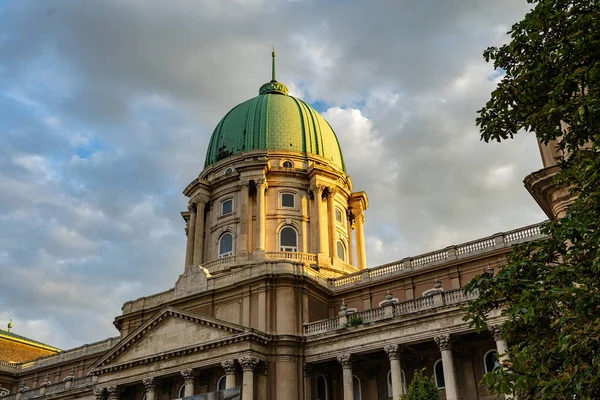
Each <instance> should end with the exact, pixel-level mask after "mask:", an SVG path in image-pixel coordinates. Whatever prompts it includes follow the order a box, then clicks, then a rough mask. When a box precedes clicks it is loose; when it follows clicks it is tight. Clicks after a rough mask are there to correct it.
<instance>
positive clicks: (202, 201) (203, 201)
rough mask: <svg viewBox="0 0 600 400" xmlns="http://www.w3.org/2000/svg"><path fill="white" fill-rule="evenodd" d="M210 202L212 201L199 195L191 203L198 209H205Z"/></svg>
mask: <svg viewBox="0 0 600 400" xmlns="http://www.w3.org/2000/svg"><path fill="white" fill-rule="evenodd" d="M209 201H210V199H209V198H208V197H206V196H202V195H198V196H195V197H194V198H193V199H192V200H190V203H192V204H194V205H195V206H196V207H204V206H206V205H207V204H208V202H209Z"/></svg>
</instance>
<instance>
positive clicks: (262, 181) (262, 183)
mask: <svg viewBox="0 0 600 400" xmlns="http://www.w3.org/2000/svg"><path fill="white" fill-rule="evenodd" d="M254 185H256V187H257V188H261V187H264V188H265V189H267V188H268V187H269V185H268V184H267V180H266V179H265V178H258V179H257V180H255V181H254Z"/></svg>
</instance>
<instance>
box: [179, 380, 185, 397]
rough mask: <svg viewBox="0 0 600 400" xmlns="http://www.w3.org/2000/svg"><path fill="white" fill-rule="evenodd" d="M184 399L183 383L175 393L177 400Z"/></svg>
mask: <svg viewBox="0 0 600 400" xmlns="http://www.w3.org/2000/svg"><path fill="white" fill-rule="evenodd" d="M184 397H185V383H184V384H183V385H181V387H180V388H179V391H178V392H177V398H178V399H183V398H184Z"/></svg>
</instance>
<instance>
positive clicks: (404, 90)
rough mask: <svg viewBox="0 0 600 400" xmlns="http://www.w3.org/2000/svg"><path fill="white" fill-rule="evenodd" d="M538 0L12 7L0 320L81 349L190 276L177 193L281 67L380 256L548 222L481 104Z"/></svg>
mask: <svg viewBox="0 0 600 400" xmlns="http://www.w3.org/2000/svg"><path fill="white" fill-rule="evenodd" d="M527 9H528V4H527V2H526V1H525V0H504V1H489V0H462V1H448V0H425V1H409V0H390V1H384V0H375V1H357V0H354V1H353V0H349V1H341V0H330V1H317V0H298V1H283V0H273V1H270V0H237V1H230V0H222V1H214V0H206V1H199V0H193V1H192V0H172V1H159V0H156V1H150V0H104V1H76V0H63V1H61V0H44V1H40V0H12V1H0V55H1V56H0V326H1V327H2V328H5V326H6V324H7V323H8V320H9V319H11V318H12V319H13V324H14V328H13V332H15V333H17V334H21V335H24V336H28V337H31V338H33V339H36V340H39V341H42V342H45V343H48V344H51V345H54V346H57V347H59V348H64V349H66V348H71V347H75V346H79V345H82V344H85V343H90V342H94V341H98V340H102V339H105V338H107V337H111V336H117V335H118V331H117V330H116V329H115V328H114V326H113V325H112V321H113V319H114V318H115V317H116V316H117V315H119V314H120V313H121V306H122V304H123V303H124V302H125V301H127V300H131V299H136V298H139V297H141V296H147V295H150V294H153V293H156V292H158V291H162V290H166V289H168V288H170V287H172V286H173V284H174V283H175V281H176V280H177V276H178V275H179V274H180V273H182V272H183V264H184V253H185V233H184V221H183V220H182V218H181V216H180V215H179V213H180V211H182V210H185V209H186V205H187V199H186V198H185V196H183V195H182V193H181V192H182V190H183V189H184V188H185V186H186V185H187V184H188V183H189V182H191V181H192V180H193V179H194V178H195V177H197V176H198V174H199V173H200V172H201V170H202V168H203V165H204V156H205V151H206V147H207V144H208V140H209V138H210V135H211V133H212V130H213V129H214V127H215V125H216V124H217V123H218V121H219V120H220V119H221V118H222V117H223V116H224V115H225V113H227V112H228V111H229V110H230V109H231V108H233V106H235V105H236V104H238V103H241V102H242V101H245V100H247V99H249V98H251V97H254V96H256V95H257V94H258V89H259V87H260V86H261V85H262V84H263V83H265V82H267V81H268V80H269V79H270V72H271V71H270V63H271V58H270V56H271V46H272V45H273V44H274V45H275V48H276V51H277V79H278V80H279V81H281V82H283V83H285V84H286V85H287V86H288V87H289V88H290V91H291V94H293V95H294V96H296V97H300V98H302V99H304V100H305V101H307V102H308V103H310V104H312V105H313V106H314V107H315V108H316V109H317V110H318V111H319V112H321V113H322V115H323V116H324V117H325V118H326V119H327V120H328V121H329V122H330V124H331V125H332V126H333V128H334V130H335V131H336V133H337V136H338V138H339V141H340V144H341V146H342V150H343V153H344V156H345V160H346V165H347V169H348V173H349V174H350V176H351V177H352V181H353V185H354V190H355V191H361V190H364V191H366V192H367V194H368V196H369V210H368V211H367V212H366V222H365V235H366V243H367V258H368V264H369V265H370V266H377V265H381V264H384V263H387V262H392V261H395V260H399V259H402V258H404V257H408V256H415V255H418V254H421V253H424V252H427V251H431V250H435V249H439V248H443V247H446V246H448V245H452V244H457V243H461V242H464V241H469V240H473V239H477V238H480V237H484V236H488V235H491V234H494V233H497V232H501V231H506V230H511V229H515V228H518V227H521V226H525V225H529V224H532V223H536V222H539V221H542V220H544V219H545V216H544V214H543V213H542V212H541V210H540V209H539V207H538V206H537V205H536V204H535V202H534V200H533V199H532V198H531V196H530V195H529V194H528V193H527V191H526V190H525V188H524V187H523V183H522V180H523V178H524V177H525V176H526V175H527V174H529V173H530V172H533V171H535V170H538V169H540V168H541V167H542V164H541V158H540V155H539V151H538V149H537V143H536V140H535V137H534V136H532V135H531V134H525V133H523V134H519V135H517V136H516V137H515V139H513V140H510V141H506V142H503V143H484V142H482V141H480V138H479V131H478V128H477V126H476V125H475V118H476V116H477V110H478V109H480V108H481V107H482V106H483V105H484V104H485V102H486V101H487V100H488V99H489V97H490V93H491V91H492V90H493V89H494V87H495V85H496V83H497V82H498V79H500V77H501V71H495V70H494V68H493V65H491V64H487V63H486V62H485V61H484V59H483V57H482V53H483V51H484V50H485V49H486V48H487V47H488V46H498V45H501V44H502V43H505V42H507V41H508V40H509V37H508V36H507V32H508V31H509V29H510V26H511V25H512V24H513V23H514V22H516V21H518V20H520V19H521V18H522V17H523V16H524V14H525V13H526V11H527Z"/></svg>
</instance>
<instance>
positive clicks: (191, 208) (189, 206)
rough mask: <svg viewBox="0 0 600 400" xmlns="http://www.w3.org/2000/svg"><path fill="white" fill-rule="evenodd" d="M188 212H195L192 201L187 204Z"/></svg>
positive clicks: (194, 205)
mask: <svg viewBox="0 0 600 400" xmlns="http://www.w3.org/2000/svg"><path fill="white" fill-rule="evenodd" d="M188 211H189V212H196V204H195V203H194V201H193V200H190V202H189V203H188Z"/></svg>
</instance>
